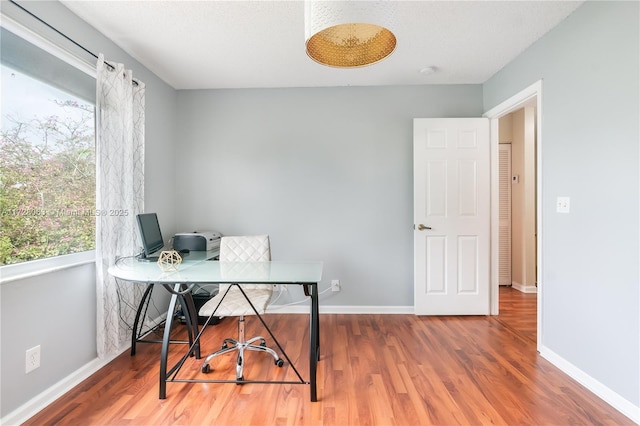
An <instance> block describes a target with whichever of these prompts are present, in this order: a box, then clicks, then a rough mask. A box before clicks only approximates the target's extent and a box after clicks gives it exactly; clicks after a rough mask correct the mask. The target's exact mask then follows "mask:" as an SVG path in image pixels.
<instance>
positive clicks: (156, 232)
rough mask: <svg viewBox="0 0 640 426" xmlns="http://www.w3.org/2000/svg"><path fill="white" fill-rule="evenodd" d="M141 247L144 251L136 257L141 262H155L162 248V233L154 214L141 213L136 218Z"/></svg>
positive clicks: (156, 216)
mask: <svg viewBox="0 0 640 426" xmlns="http://www.w3.org/2000/svg"><path fill="white" fill-rule="evenodd" d="M136 219H137V221H138V229H139V230H140V238H141V239H142V247H143V248H144V251H143V252H142V253H141V254H140V255H139V256H138V260H139V261H142V262H157V261H158V259H159V258H160V253H162V249H163V248H164V240H163V239H162V231H161V230H160V223H159V222H158V215H157V214H156V213H141V214H139V215H137V216H136Z"/></svg>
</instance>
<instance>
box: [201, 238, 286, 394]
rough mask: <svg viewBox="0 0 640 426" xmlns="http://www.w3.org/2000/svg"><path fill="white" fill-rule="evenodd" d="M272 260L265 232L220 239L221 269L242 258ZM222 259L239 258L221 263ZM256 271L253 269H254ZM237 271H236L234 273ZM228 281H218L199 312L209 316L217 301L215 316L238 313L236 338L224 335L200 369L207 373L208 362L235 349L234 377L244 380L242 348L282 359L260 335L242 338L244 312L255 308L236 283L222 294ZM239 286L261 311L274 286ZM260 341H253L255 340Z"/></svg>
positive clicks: (279, 362)
mask: <svg viewBox="0 0 640 426" xmlns="http://www.w3.org/2000/svg"><path fill="white" fill-rule="evenodd" d="M270 260H271V249H270V246H269V236H268V235H257V236H240V237H222V239H221V240H220V262H221V265H220V266H221V269H222V270H223V271H224V268H225V267H229V268H236V269H237V268H242V263H241V262H266V261H270ZM224 262H240V263H230V264H226V265H225V264H224ZM253 272H254V273H255V270H254V271H253ZM237 273H238V271H237V270H236V271H235V274H236V275H237ZM229 286H230V285H229V284H221V285H220V288H219V290H218V294H217V295H216V296H215V297H213V298H212V299H210V300H208V301H207V302H206V303H205V304H204V305H203V306H202V307H201V308H200V312H199V315H200V316H205V317H209V316H210V315H211V314H212V313H213V311H214V309H215V308H216V306H218V304H220V306H219V307H218V309H217V311H215V314H216V316H219V317H228V316H239V317H240V318H239V320H238V339H237V340H235V339H224V342H223V343H222V348H221V349H220V350H218V351H216V352H214V353H212V354H209V355H208V356H207V357H206V358H205V360H204V362H203V363H202V367H201V371H202V372H203V373H208V372H209V371H211V367H210V366H209V362H211V360H212V359H213V358H214V357H216V356H218V355H223V354H226V353H228V352H232V351H236V350H237V351H238V357H237V359H236V380H237V381H239V382H240V381H244V376H243V374H242V371H243V367H244V351H245V350H251V351H260V352H266V353H269V354H270V355H271V356H272V357H273V359H274V363H275V365H277V366H278V367H282V365H283V364H284V361H283V360H282V359H281V358H280V357H279V356H278V354H277V353H276V351H274V350H273V349H271V348H268V347H267V346H266V342H265V339H264V338H263V337H261V336H257V337H253V338H251V339H249V340H245V336H244V317H245V315H255V312H254V311H253V309H252V308H251V305H249V303H248V302H247V299H246V298H245V297H244V296H243V294H242V293H241V292H240V290H239V289H238V287H237V286H231V288H229V292H228V294H227V295H226V297H224V299H223V296H224V294H225V292H226V291H227V289H228V287H229ZM241 286H242V290H244V292H245V293H246V295H247V297H248V298H249V299H250V300H251V303H252V304H253V306H254V307H255V308H256V310H257V311H258V314H260V315H261V314H263V313H264V312H265V310H266V308H267V305H268V304H269V301H270V300H271V295H272V294H273V286H272V285H270V284H242V285H241ZM258 341H259V344H257V345H256V344H254V343H255V342H258Z"/></svg>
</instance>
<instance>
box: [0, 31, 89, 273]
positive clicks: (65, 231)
mask: <svg viewBox="0 0 640 426" xmlns="http://www.w3.org/2000/svg"><path fill="white" fill-rule="evenodd" d="M1 42H2V46H1V52H2V61H1V72H2V98H1V103H2V104H1V111H2V126H1V129H2V130H1V139H0V227H1V229H2V233H1V234H0V264H1V265H8V264H15V263H20V262H25V261H31V260H37V259H44V258H51V257H55V256H61V255H66V254H71V253H78V252H83V251H87V250H93V249H94V247H95V188H96V185H95V124H94V122H95V117H94V109H95V78H94V77H92V76H90V75H88V74H86V73H85V72H83V71H80V70H79V69H77V68H76V67H74V66H72V65H70V64H68V63H67V62H65V61H63V60H61V59H59V58H58V57H56V56H55V55H53V54H51V53H48V52H46V51H45V50H43V49H41V48H39V47H36V46H35V45H33V44H31V43H29V42H27V41H26V40H24V39H23V38H21V37H19V36H17V35H15V34H14V33H12V32H10V31H7V30H6V29H5V28H2V35H1Z"/></svg>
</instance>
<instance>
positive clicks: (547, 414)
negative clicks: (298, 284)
mask: <svg viewBox="0 0 640 426" xmlns="http://www.w3.org/2000/svg"><path fill="white" fill-rule="evenodd" d="M514 292H515V293H514ZM518 293H519V292H516V291H515V290H513V289H510V288H501V289H500V297H501V315H500V316H498V317H484V316H481V317H480V316H471V317H417V316H414V315H346V314H326V315H321V318H320V323H321V332H322V334H321V360H320V363H319V367H318V396H319V401H318V402H316V403H312V402H310V401H309V389H308V386H305V385H290V384H287V385H272V384H269V385H266V384H245V385H242V386H237V385H234V384H215V383H206V384H192V383H169V384H167V399H165V400H159V399H158V357H159V346H158V345H153V344H146V345H140V346H139V348H138V351H137V354H136V356H134V357H131V356H129V354H128V352H127V353H124V354H122V355H121V356H119V357H117V358H116V359H115V360H114V361H112V362H111V363H110V364H109V365H107V366H105V367H104V368H103V369H101V370H100V371H98V372H97V373H96V374H94V375H93V376H91V377H90V378H88V379H87V380H85V381H84V382H83V383H81V384H80V385H78V386H77V387H76V388H74V389H72V390H71V391H70V392H69V393H67V394H66V395H64V396H63V397H61V398H60V399H59V400H57V401H55V402H54V403H53V404H51V405H50V406H49V407H47V408H46V409H44V410H43V411H41V412H40V413H38V414H37V415H35V416H34V417H33V418H31V419H30V420H29V421H27V422H26V423H25V425H53V424H55V425H79V424H82V425H209V424H216V425H266V424H269V425H282V426H288V425H310V426H316V425H317V426H332V425H358V426H360V425H418V424H420V425H485V424H492V425H520V424H533V425H565V424H576V425H595V424H598V425H633V424H634V423H633V422H631V420H629V419H628V418H626V417H625V416H623V415H622V414H620V413H619V412H617V411H616V410H614V409H613V408H612V407H610V406H609V405H607V404H606V403H605V402H603V401H602V400H600V399H599V398H597V397H595V396H594V395H593V394H591V393H590V392H588V391H587V390H586V389H585V388H584V387H582V386H581V385H579V384H578V383H576V382H575V381H574V380H572V379H571V378H569V377H568V376H567V375H566V374H564V373H563V372H561V371H560V370H558V369H557V368H555V367H554V366H553V365H551V364H550V363H549V362H548V361H546V360H545V359H543V358H542V357H540V356H539V354H538V353H537V352H536V343H535V342H536V336H535V332H536V319H535V313H536V306H535V303H536V297H535V295H523V294H518ZM532 296H533V297H532ZM265 319H266V321H267V322H268V324H270V326H271V327H272V330H273V331H274V334H275V335H276V336H277V338H278V341H279V342H280V343H281V344H282V346H283V347H284V348H285V349H286V351H287V353H288V355H289V357H290V358H291V360H292V361H293V362H294V363H295V364H296V367H297V368H298V370H299V371H300V374H302V376H303V377H305V378H308V373H309V371H308V370H309V366H308V350H309V348H308V336H309V335H308V321H309V319H308V316H306V315H293V314H269V315H266V316H265ZM236 324H237V323H236V322H235V321H233V319H231V318H228V319H225V320H224V321H222V322H221V323H220V324H218V325H216V326H215V327H213V328H211V329H208V330H207V331H206V332H205V334H204V335H203V341H202V346H203V352H204V353H206V352H209V351H214V350H216V349H217V348H219V347H220V343H221V340H222V338H223V337H229V336H234V335H235V334H236ZM260 327H261V326H260V324H259V322H258V321H251V319H250V318H249V319H248V320H247V330H246V331H247V335H255V334H262V335H264V331H263V330H261V329H260ZM184 334H185V333H184V328H182V327H178V330H177V334H176V338H185V336H184ZM267 344H269V345H273V342H272V341H271V339H270V338H267ZM181 349H184V347H182V348H176V349H173V350H172V352H171V357H172V358H173V359H175V358H176V357H177V356H178V355H179V351H180V350H181ZM246 361H247V362H246V366H245V367H246V370H245V377H246V378H247V379H251V378H260V379H262V378H265V379H279V380H282V379H283V378H286V380H295V379H296V376H295V373H294V372H293V370H292V368H291V367H290V366H289V365H286V364H285V366H284V367H283V368H278V367H276V366H274V363H273V360H272V359H271V358H270V357H268V356H264V354H259V353H253V352H252V353H249V354H248V356H247V360H246ZM200 365H201V361H199V360H195V359H193V358H190V359H189V360H188V361H187V363H186V365H185V368H184V369H183V371H181V372H180V374H181V375H184V376H185V377H193V378H197V377H202V376H203V374H202V373H201V372H200ZM211 367H212V368H213V371H212V372H211V373H209V374H210V375H215V376H216V377H215V378H223V379H233V378H234V377H235V367H234V357H233V356H232V355H230V356H225V357H220V358H219V359H216V360H214V361H213V362H212V364H211ZM207 377H210V376H207Z"/></svg>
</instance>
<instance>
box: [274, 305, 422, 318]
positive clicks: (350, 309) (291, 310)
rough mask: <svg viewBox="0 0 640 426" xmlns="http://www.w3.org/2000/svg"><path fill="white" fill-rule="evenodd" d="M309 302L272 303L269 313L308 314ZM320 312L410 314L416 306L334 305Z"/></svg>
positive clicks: (321, 308)
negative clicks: (298, 303)
mask: <svg viewBox="0 0 640 426" xmlns="http://www.w3.org/2000/svg"><path fill="white" fill-rule="evenodd" d="M309 309H310V308H309V304H308V303H307V304H300V305H270V306H268V307H267V313H270V314H308V313H309ZM319 310H320V314H381V315H389V314H410V315H413V314H414V313H415V308H414V307H413V305H411V306H351V305H344V306H343V305H334V306H326V305H321V306H320V307H319Z"/></svg>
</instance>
